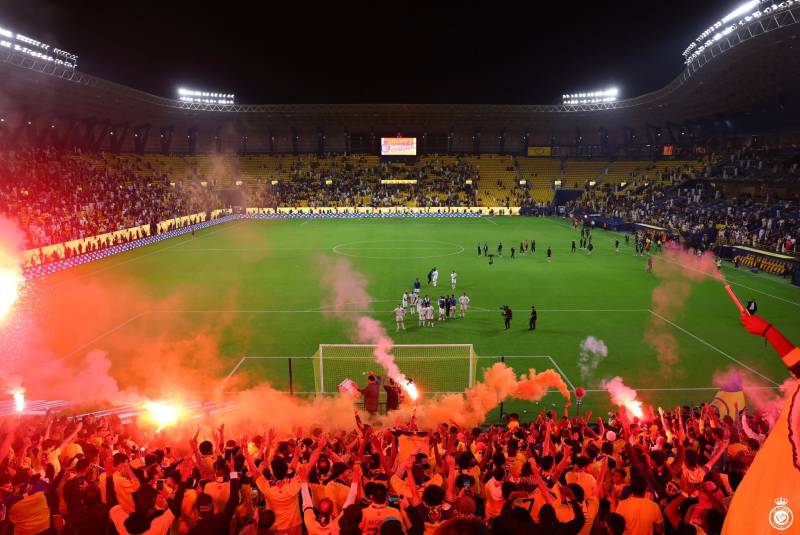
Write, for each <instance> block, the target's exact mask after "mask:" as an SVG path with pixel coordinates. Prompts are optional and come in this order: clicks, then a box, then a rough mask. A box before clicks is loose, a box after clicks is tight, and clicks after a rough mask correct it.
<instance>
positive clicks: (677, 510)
mask: <svg viewBox="0 0 800 535" xmlns="http://www.w3.org/2000/svg"><path fill="white" fill-rule="evenodd" d="M774 417H775V415H774V414H768V413H759V412H754V413H751V412H745V411H742V412H741V414H735V415H734V416H733V417H730V416H725V417H723V418H720V417H719V415H718V414H717V412H716V410H715V409H713V408H711V407H710V406H707V405H704V406H702V407H695V408H690V407H678V408H676V409H675V410H670V411H666V412H662V413H661V414H660V416H659V415H656V416H655V417H654V418H653V419H652V420H650V421H644V420H643V421H639V420H638V419H635V418H633V417H632V416H630V415H629V414H627V413H626V412H625V411H624V409H623V410H621V411H620V412H619V413H617V415H615V416H613V417H609V418H608V419H604V418H596V419H593V418H592V415H591V414H590V413H589V414H585V415H583V416H572V417H570V416H569V415H567V414H566V411H565V414H564V415H563V416H562V417H559V416H558V415H557V414H554V413H553V412H552V411H547V412H545V411H542V412H541V413H539V415H538V416H537V417H536V418H535V419H534V420H533V421H532V422H529V423H521V422H520V421H519V419H518V417H517V415H515V414H512V415H509V417H508V419H507V424H506V425H503V426H491V427H482V428H475V429H463V428H459V427H456V426H453V425H450V424H442V425H441V426H439V427H438V428H435V429H420V428H418V427H417V425H416V424H415V422H414V420H413V419H412V420H411V421H409V422H405V423H403V424H399V425H398V426H397V427H395V428H391V429H377V428H375V429H373V428H371V427H370V425H369V424H368V422H369V420H367V422H366V423H365V422H362V421H361V419H360V418H359V416H358V413H356V416H355V420H354V426H353V428H352V429H342V430H339V431H337V432H331V433H323V432H322V431H321V430H319V429H313V428H312V429H308V430H307V431H305V432H304V431H303V429H302V428H298V429H297V430H296V432H294V433H291V434H288V435H278V434H276V433H275V431H273V430H270V431H269V432H268V433H265V434H264V435H259V436H249V437H248V436H236V437H226V436H225V427H224V425H223V426H220V427H219V428H218V429H214V430H213V431H211V432H210V435H211V436H210V437H209V439H210V440H202V441H201V440H199V439H198V434H195V435H194V436H193V437H188V436H187V437H184V438H183V439H179V440H176V441H175V442H170V441H169V440H168V439H166V438H165V437H164V436H161V435H159V434H155V435H154V434H153V431H152V428H149V427H147V426H146V425H138V424H137V421H136V420H135V419H132V420H129V421H122V420H120V419H119V418H118V417H117V416H114V415H111V416H99V417H95V416H85V417H82V418H67V417H59V416H55V417H54V416H53V415H48V416H47V417H31V418H28V417H25V418H23V419H21V420H19V421H7V422H5V423H4V426H3V431H2V433H0V434H4V440H3V442H2V446H0V463H1V464H0V499H2V502H0V503H2V504H3V508H4V515H3V517H2V520H0V533H2V534H3V535H6V534H7V533H10V531H9V529H10V526H13V527H14V534H15V535H29V534H31V535H32V534H42V533H53V532H51V531H50V530H51V527H52V528H53V529H55V530H56V531H58V532H61V533H64V534H69V535H73V534H76V535H95V534H97V535H105V534H106V533H108V531H107V529H108V527H109V526H110V525H112V524H113V525H114V527H115V528H116V530H117V532H118V533H120V534H142V533H147V534H165V533H176V534H185V533H189V534H229V533H232V534H259V533H261V534H265V533H270V534H271V533H274V534H284V533H289V534H297V535H300V534H301V533H302V529H303V526H304V527H305V530H306V532H307V533H309V534H328V533H342V534H365V535H366V534H370V535H371V534H403V533H407V534H415V535H416V534H420V535H421V534H423V533H424V534H434V533H436V534H442V535H444V534H465V535H469V534H484V533H495V534H509V535H511V534H513V535H517V534H521V533H532V534H539V533H541V534H550V533H554V534H594V533H599V534H614V535H621V534H623V533H625V534H640V533H641V534H650V533H663V532H665V531H666V532H667V533H706V534H709V535H714V534H718V533H720V530H721V527H722V523H723V520H724V517H725V514H726V509H727V506H728V504H729V502H730V499H731V496H732V494H733V493H734V492H735V490H736V488H737V486H738V484H739V482H740V481H741V480H742V477H743V476H744V473H745V472H746V470H747V468H748V466H749V465H750V463H751V462H752V461H753V458H754V456H755V455H756V453H757V451H758V449H759V446H760V444H761V443H762V442H763V441H764V439H765V436H766V435H767V433H768V432H769V429H770V427H771V426H772V424H773V423H774ZM263 423H264V425H265V426H266V427H267V428H268V427H269V419H268V418H267V419H265V421H264V422H263ZM298 424H302V422H298ZM199 432H200V428H199V426H198V433H199ZM701 530H702V531H701Z"/></svg>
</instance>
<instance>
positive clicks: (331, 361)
mask: <svg viewBox="0 0 800 535" xmlns="http://www.w3.org/2000/svg"><path fill="white" fill-rule="evenodd" d="M376 347H377V346H374V345H366V344H363V345H362V344H320V346H319V350H318V352H317V354H316V355H314V383H315V386H316V389H317V392H318V393H322V394H325V393H333V392H336V391H337V387H338V386H339V383H341V382H342V381H343V380H345V379H352V380H354V381H355V382H357V383H359V384H361V385H363V384H364V383H365V380H364V377H363V376H364V375H365V374H366V372H367V371H369V370H372V371H374V372H375V373H377V374H378V375H383V368H382V367H381V365H380V364H378V363H377V362H375V357H374V355H373V351H374V350H375V348H376ZM391 354H392V355H394V357H395V362H396V363H397V366H398V367H399V368H400V371H402V372H403V373H404V374H405V375H406V377H408V378H410V379H413V381H414V382H415V383H416V384H417V386H418V387H419V388H420V390H422V391H423V392H425V393H427V394H441V393H448V392H463V391H464V390H465V389H466V388H468V387H470V386H472V385H473V384H474V383H475V369H476V367H477V366H476V360H477V357H476V356H475V351H474V350H473V348H472V344H419V345H396V346H394V347H392V351H391Z"/></svg>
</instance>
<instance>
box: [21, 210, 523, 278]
mask: <svg viewBox="0 0 800 535" xmlns="http://www.w3.org/2000/svg"><path fill="white" fill-rule="evenodd" d="M518 215H520V207H519V206H512V207H505V206H470V207H446V206H444V207H442V206H437V207H406V206H402V207H399V206H395V207H378V208H373V207H370V206H359V207H319V208H310V207H288V206H287V207H279V208H277V209H274V208H255V207H251V208H245V210H244V214H242V213H241V212H239V213H236V214H235V213H234V211H233V210H232V209H230V208H228V209H224V210H214V211H212V212H211V217H210V218H209V219H207V218H206V213H205V212H198V213H196V214H191V215H186V216H181V217H176V218H173V219H167V220H165V221H160V222H159V223H158V224H157V225H156V228H157V230H158V232H157V233H156V234H152V235H151V233H150V225H140V226H137V227H131V228H127V229H123V230H118V231H115V232H108V233H105V234H100V235H98V236H91V237H87V238H82V239H79V240H71V241H68V242H64V243H57V244H53V245H48V246H45V247H40V248H37V249H29V250H27V251H25V253H24V254H23V257H24V265H23V268H24V269H25V271H26V277H28V278H36V277H40V276H42V275H46V274H49V273H55V272H56V271H61V270H62V269H66V268H69V267H73V266H75V265H80V264H84V263H86V262H91V261H93V260H99V259H101V258H106V257H107V256H110V255H113V254H117V253H120V252H124V251H128V250H130V249H133V248H136V247H140V246H143V245H149V244H151V243H155V241H160V240H162V239H167V238H170V237H172V236H177V235H181V234H185V233H187V232H191V229H192V228H205V227H206V226H208V225H215V224H217V223H221V222H224V221H229V220H232V219H250V218H252V219H272V218H276V219H277V218H293V217H298V218H302V217H317V218H320V219H324V218H340V217H352V218H358V217H478V216H518ZM67 249H70V250H72V251H73V252H74V254H75V256H71V257H70V258H67V254H66V251H67ZM93 249H96V251H94V252H90V251H92V250H93ZM54 256H55V257H54Z"/></svg>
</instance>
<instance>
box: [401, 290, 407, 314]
mask: <svg viewBox="0 0 800 535" xmlns="http://www.w3.org/2000/svg"><path fill="white" fill-rule="evenodd" d="M400 302H401V304H402V305H403V310H407V309H408V292H403V297H402V298H401V300H400Z"/></svg>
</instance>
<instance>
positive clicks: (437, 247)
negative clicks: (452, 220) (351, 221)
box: [333, 240, 464, 260]
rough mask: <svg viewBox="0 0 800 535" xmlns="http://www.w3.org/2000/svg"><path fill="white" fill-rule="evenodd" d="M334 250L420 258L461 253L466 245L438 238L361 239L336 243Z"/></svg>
mask: <svg viewBox="0 0 800 535" xmlns="http://www.w3.org/2000/svg"><path fill="white" fill-rule="evenodd" d="M333 252H334V253H336V254H338V255H342V256H350V257H353V258H374V259H379V260H410V259H418V260H419V259H424V258H442V257H445V256H453V255H457V254H461V253H463V252H464V246H463V245H460V244H458V243H452V242H447V241H438V240H361V241H354V242H349V243H340V244H338V245H335V246H334V247H333Z"/></svg>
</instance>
